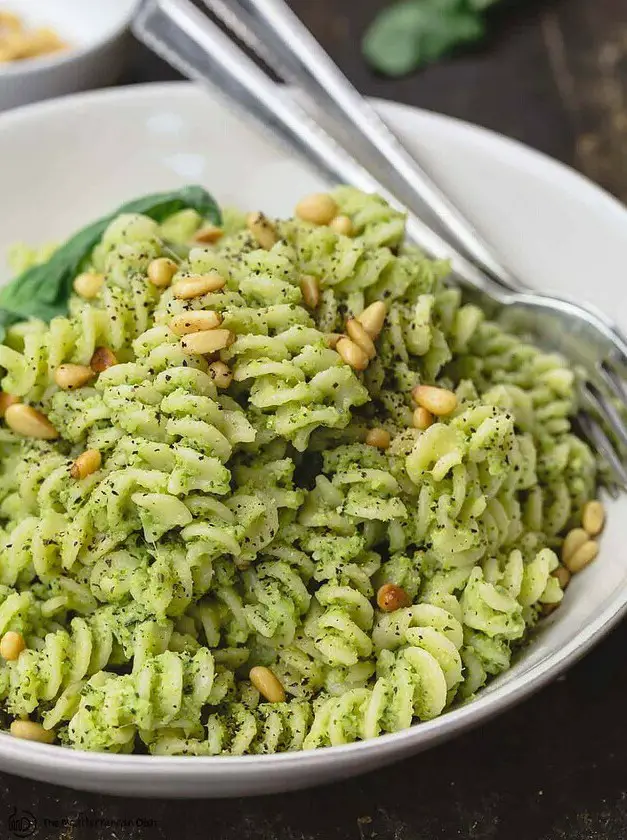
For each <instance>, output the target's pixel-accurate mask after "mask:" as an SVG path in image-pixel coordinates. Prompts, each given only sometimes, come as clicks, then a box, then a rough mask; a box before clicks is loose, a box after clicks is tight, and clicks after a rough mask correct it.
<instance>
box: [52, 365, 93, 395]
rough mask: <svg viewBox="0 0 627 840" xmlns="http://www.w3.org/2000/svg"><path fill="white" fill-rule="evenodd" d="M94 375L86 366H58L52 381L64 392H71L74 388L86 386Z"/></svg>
mask: <svg viewBox="0 0 627 840" xmlns="http://www.w3.org/2000/svg"><path fill="white" fill-rule="evenodd" d="M95 375H96V374H95V373H94V371H93V370H92V369H91V368H90V367H87V366H86V365H59V367H58V368H57V369H56V370H55V372H54V381H55V382H56V383H57V385H58V386H59V388H63V390H64V391H72V390H73V389H74V388H82V386H83V385H87V383H88V382H89V380H90V379H93V378H94V376H95Z"/></svg>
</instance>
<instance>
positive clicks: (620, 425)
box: [581, 382, 627, 457]
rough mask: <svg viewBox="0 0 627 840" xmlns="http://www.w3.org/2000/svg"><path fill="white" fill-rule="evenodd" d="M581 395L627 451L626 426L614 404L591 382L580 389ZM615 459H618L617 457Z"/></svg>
mask: <svg viewBox="0 0 627 840" xmlns="http://www.w3.org/2000/svg"><path fill="white" fill-rule="evenodd" d="M581 390H582V394H583V396H584V399H585V400H586V402H587V403H588V406H589V408H591V409H592V412H593V413H596V414H598V415H599V416H600V417H601V418H602V419H603V420H605V421H606V422H607V424H608V426H609V427H610V429H611V430H612V432H613V433H614V434H615V435H616V437H617V438H618V440H619V442H620V443H621V444H622V446H624V447H625V448H626V449H627V424H626V423H625V421H624V420H623V418H622V417H621V415H620V413H619V411H618V409H617V408H616V406H615V405H614V403H613V402H612V401H611V400H610V399H608V398H607V397H606V396H605V395H604V394H603V393H601V391H599V389H598V388H597V387H596V386H595V385H593V384H592V383H591V382H586V384H585V385H584V386H583V387H582V389H581ZM616 457H619V456H618V455H617V456H616Z"/></svg>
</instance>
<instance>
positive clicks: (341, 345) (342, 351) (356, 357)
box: [335, 336, 369, 370]
mask: <svg viewBox="0 0 627 840" xmlns="http://www.w3.org/2000/svg"><path fill="white" fill-rule="evenodd" d="M335 350H336V352H337V353H339V355H340V356H341V357H342V359H343V360H344V361H345V362H346V364H347V365H350V366H351V367H352V368H353V370H366V368H367V367H368V362H369V359H368V356H367V355H366V353H365V352H364V351H363V350H362V349H361V347H360V346H359V345H358V344H355V342H354V341H352V340H351V339H350V338H346V336H342V338H340V340H339V341H338V343H337V344H336V346H335Z"/></svg>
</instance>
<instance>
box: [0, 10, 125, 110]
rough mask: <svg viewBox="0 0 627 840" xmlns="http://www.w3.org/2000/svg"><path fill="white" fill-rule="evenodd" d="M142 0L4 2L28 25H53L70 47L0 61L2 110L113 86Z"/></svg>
mask: <svg viewBox="0 0 627 840" xmlns="http://www.w3.org/2000/svg"><path fill="white" fill-rule="evenodd" d="M136 5H137V0H0V8H1V9H2V10H8V11H13V12H15V13H16V14H18V15H19V16H20V17H21V18H23V19H24V20H25V21H26V23H27V24H28V25H29V26H51V27H52V28H53V29H54V30H55V31H56V32H57V34H58V35H59V36H60V37H61V38H62V39H63V40H64V41H66V42H67V43H68V44H69V48H68V49H67V50H63V51H61V52H57V53H51V54H50V55H44V56H41V57H40V58H33V59H26V60H24V61H13V62H9V63H7V64H0V111H3V110H6V109H7V108H14V107H16V106H18V105H26V104H27V103H29V102H36V101H37V100H39V99H50V98H51V97H53V96H61V95H62V94H65V93H74V92H75V91H78V90H87V89H88V88H94V87H102V86H104V85H109V84H112V83H113V82H115V81H116V80H117V79H119V78H120V75H121V73H122V71H123V69H124V58H125V43H126V37H127V33H128V27H129V24H130V21H131V17H132V14H133V10H134V9H135V6H136Z"/></svg>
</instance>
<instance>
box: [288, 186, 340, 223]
mask: <svg viewBox="0 0 627 840" xmlns="http://www.w3.org/2000/svg"><path fill="white" fill-rule="evenodd" d="M337 211H338V206H337V204H336V203H335V201H334V200H333V199H332V198H331V196H330V195H329V194H328V193H313V194H312V195H307V196H305V198H303V199H301V200H300V201H299V202H298V204H297V205H296V210H295V213H296V215H297V216H298V218H299V219H302V220H303V221H304V222H311V224H313V225H328V224H329V222H331V221H333V219H335V217H336V216H337Z"/></svg>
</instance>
